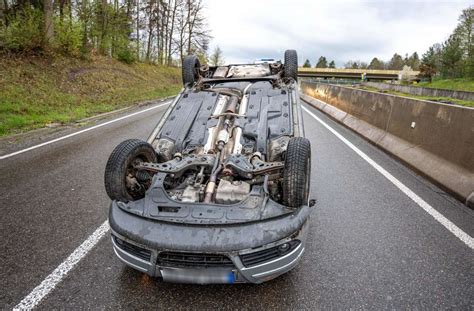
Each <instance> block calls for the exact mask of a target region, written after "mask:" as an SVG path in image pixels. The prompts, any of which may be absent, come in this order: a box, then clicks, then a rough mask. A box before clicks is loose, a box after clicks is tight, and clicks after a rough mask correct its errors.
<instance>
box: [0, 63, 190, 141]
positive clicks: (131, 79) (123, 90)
mask: <svg viewBox="0 0 474 311" xmlns="http://www.w3.org/2000/svg"><path fill="white" fill-rule="evenodd" d="M180 87H181V73H180V69H179V68H171V67H163V66H156V65H150V64H133V65H127V64H124V63H121V62H119V61H117V60H114V59H110V58H103V57H94V58H93V59H91V60H79V59H71V58H42V57H31V56H29V57H24V58H18V57H15V58H11V57H5V56H2V55H0V136H4V135H8V134H12V133H17V132H22V131H27V130H31V129H34V128H39V127H44V126H48V125H49V124H51V123H67V122H71V121H75V120H79V119H82V118H85V117H88V116H92V115H95V114H99V113H102V112H107V111H111V110H114V109H118V108H121V107H125V106H129V105H131V104H133V103H137V102H139V101H144V100H149V99H156V98H159V97H164V96H169V95H173V94H176V93H177V92H178V91H179V89H180Z"/></svg>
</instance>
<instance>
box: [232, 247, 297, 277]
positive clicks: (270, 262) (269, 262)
mask: <svg viewBox="0 0 474 311" xmlns="http://www.w3.org/2000/svg"><path fill="white" fill-rule="evenodd" d="M283 244H284V243H283ZM302 246H303V244H302V243H301V242H300V244H299V245H298V246H297V247H296V248H295V249H294V250H292V251H291V252H289V253H288V254H285V255H284V256H281V257H278V258H275V259H272V260H270V261H267V262H264V263H261V264H258V265H256V266H251V267H245V268H242V269H241V270H243V271H245V270H252V269H256V268H260V267H263V266H266V265H271V264H272V263H275V262H277V261H280V260H283V259H285V258H287V257H290V256H291V255H293V254H294V253H296V252H297V251H298V250H299V249H300V248H301V247H302ZM247 254H252V253H247ZM247 254H246V255H247Z"/></svg>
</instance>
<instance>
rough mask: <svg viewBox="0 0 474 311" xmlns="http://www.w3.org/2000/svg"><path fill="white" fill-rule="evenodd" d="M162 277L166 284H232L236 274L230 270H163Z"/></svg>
mask: <svg viewBox="0 0 474 311" xmlns="http://www.w3.org/2000/svg"><path fill="white" fill-rule="evenodd" d="M160 270H161V276H162V277H163V280H164V281H166V282H175V283H195V284H196V283H197V284H223V283H224V284H225V283H228V284H232V283H234V282H235V273H234V271H232V270H228V269H212V268H210V269H206V268H203V269H180V268H161V269H160Z"/></svg>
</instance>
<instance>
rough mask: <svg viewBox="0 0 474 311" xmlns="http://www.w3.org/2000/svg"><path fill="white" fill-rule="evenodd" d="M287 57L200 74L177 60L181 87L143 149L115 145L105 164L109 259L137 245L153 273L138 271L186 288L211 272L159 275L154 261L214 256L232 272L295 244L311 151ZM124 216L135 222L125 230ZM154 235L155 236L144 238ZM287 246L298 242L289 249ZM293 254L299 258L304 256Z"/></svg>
mask: <svg viewBox="0 0 474 311" xmlns="http://www.w3.org/2000/svg"><path fill="white" fill-rule="evenodd" d="M289 51H290V52H288V51H287V52H288V55H287V53H285V64H282V63H280V62H277V63H272V64H248V65H229V66H217V67H208V66H206V65H204V66H201V65H200V64H199V61H198V59H197V58H196V57H195V56H188V57H187V58H186V59H185V60H184V61H183V82H184V85H185V88H184V89H183V91H181V92H180V94H179V95H178V96H177V97H176V98H175V100H174V101H173V102H172V103H171V105H170V106H169V107H168V109H167V111H166V112H165V114H164V115H163V117H162V119H161V120H160V121H159V122H158V124H157V126H156V127H155V129H154V131H153V132H152V134H151V135H150V137H149V139H148V141H147V142H145V141H141V140H136V139H131V140H127V141H124V142H123V143H121V144H120V145H119V146H117V148H116V149H115V150H114V151H113V153H112V155H111V156H110V159H109V162H108V163H107V167H106V173H105V185H106V190H107V193H108V195H109V196H110V197H111V199H112V200H113V202H112V206H111V212H110V218H109V219H110V224H111V226H112V230H113V232H114V239H115V240H113V243H114V249H116V252H117V250H118V251H122V252H123V250H124V249H123V247H122V248H121V247H120V245H125V244H124V243H131V245H135V244H134V243H138V244H137V245H140V246H141V247H142V249H144V250H147V249H148V250H149V251H150V252H152V253H153V254H155V253H156V258H155V259H154V260H155V263H154V264H151V266H152V267H153V268H150V267H148V266H147V268H146V269H145V270H146V271H144V272H147V273H149V274H151V275H154V276H161V277H163V278H164V279H166V280H170V281H178V282H184V281H190V282H192V280H193V277H191V275H194V274H196V273H197V274H204V275H207V273H208V272H209V271H212V269H211V270H209V269H208V270H206V269H204V270H203V267H200V266H199V265H198V266H193V265H191V266H190V267H184V268H183V267H181V266H178V267H167V266H166V264H165V265H164V266H163V265H162V264H160V260H158V259H159V257H160V256H161V255H160V254H161V253H162V252H164V251H170V250H171V251H172V252H173V253H176V252H178V253H180V254H183V253H182V252H184V253H185V254H188V255H189V253H188V252H191V253H195V254H196V252H199V253H200V254H207V255H212V256H214V255H217V254H220V255H223V256H227V257H226V258H231V259H232V258H233V259H232V260H231V262H233V263H234V264H235V265H237V266H238V261H239V260H238V259H235V258H240V259H241V258H242V256H243V254H245V253H246V252H248V249H251V250H252V249H259V248H262V247H263V248H264V249H266V248H268V245H274V244H275V243H277V244H282V245H283V244H285V245H287V246H285V247H288V249H292V247H290V246H292V245H293V246H294V247H296V246H295V245H296V244H298V245H300V244H301V243H302V241H303V240H304V237H302V236H301V231H302V228H303V227H304V225H305V223H306V220H307V218H308V217H309V207H310V205H313V204H314V202H312V201H311V200H310V199H309V190H310V188H309V175H310V168H311V160H310V159H311V158H310V155H311V148H310V144H309V141H308V140H307V139H305V138H304V128H303V122H302V118H301V108H300V106H299V98H298V95H297V83H296V69H295V68H296V67H295V66H297V64H296V65H295V57H296V52H294V51H292V50H289ZM132 215H133V216H132ZM130 217H132V218H130ZM133 217H139V218H137V219H138V222H137V224H135V225H130V223H131V222H135V221H136V220H135V218H133ZM127 219H128V220H127ZM156 221H158V223H154V222H156ZM275 221H276V222H275ZM183 225H188V226H189V225H195V226H196V225H197V226H199V227H196V228H192V229H189V228H186V229H184V227H183ZM267 225H268V227H266V226H267ZM229 226H234V227H233V228H231V227H229ZM235 226H238V227H237V230H235V229H236V228H235ZM272 227H273V229H272ZM244 228H247V231H248V232H247V233H245V232H243V231H242V230H243V229H244ZM156 230H158V231H157V232H159V234H158V233H157V234H152V232H155V231H156ZM189 230H190V231H189ZM262 230H265V231H264V232H263V231H262ZM200 234H201V235H200ZM151 236H153V237H152V238H151ZM196 236H197V237H198V238H197V239H196ZM291 237H293V238H291ZM295 237H298V238H299V239H298V240H297V242H291V241H296V240H295V239H294V238H295ZM117 239H118V240H117ZM117 241H121V243H122V244H120V242H117ZM190 242H191V243H190ZM280 242H281V243H280ZM288 242H291V243H292V244H291V245H290V244H288ZM295 243H296V244H295ZM137 245H135V246H137ZM301 245H302V244H301ZM274 246H275V245H274ZM275 247H278V245H276V246H275ZM298 249H299V250H300V252H299V253H298V258H299V256H300V255H301V254H302V250H304V248H303V247H298ZM229 252H230V253H229ZM242 252H243V253H242ZM283 253H284V252H283ZM283 253H282V254H283ZM150 254H151V253H150ZM117 255H118V256H119V257H120V258H121V259H122V260H123V261H125V262H126V263H128V264H129V265H131V264H130V260H124V259H123V257H124V256H128V255H130V254H128V255H123V254H122V256H120V255H119V254H118V253H117ZM212 256H211V257H212ZM277 257H278V256H277ZM282 257H283V255H282ZM150 260H152V259H151V257H150ZM167 263H168V264H169V262H167ZM261 264H264V262H262V263H260V265H261ZM287 265H288V267H289V266H290V265H289V264H287ZM132 266H133V265H132ZM156 267H158V268H156ZM135 268H136V263H135ZM167 268H174V269H178V268H179V269H185V270H184V271H180V273H178V274H179V275H182V274H184V275H187V276H190V277H189V278H188V277H177V276H176V274H173V273H171V274H170V273H169V271H168V270H166V269H167ZM207 268H210V267H207ZM156 269H158V270H156ZM163 269H165V270H163ZM186 269H187V270H186ZM190 269H191V270H192V271H193V272H191V270H190ZM195 269H199V272H195V271H194V270H195ZM142 270H143V269H142ZM156 271H158V272H156ZM163 271H167V272H165V273H163ZM173 271H175V272H176V270H173ZM226 271H227V270H226ZM232 271H234V270H232ZM239 271H240V272H239ZM242 271H243V270H242V269H238V270H237V271H234V272H232V273H233V280H234V281H235V280H237V281H238V280H240V281H244V282H256V283H258V282H261V281H263V280H262V279H259V278H254V277H252V276H249V275H247V276H246V277H242V276H240V279H239V275H240V274H242ZM285 271H286V270H285V269H282V270H281V271H280V272H285ZM214 272H215V271H214ZM226 273H227V272H226ZM239 273H240V274H239ZM163 274H166V275H167V276H165V275H163ZM244 274H245V273H244ZM279 274H281V273H276V274H275V273H274V274H271V273H270V276H271V277H274V276H276V275H279ZM171 275H172V276H171ZM198 279H199V278H198ZM206 280H207V281H209V280H211V279H206ZM264 280H266V278H264ZM196 282H198V283H208V282H204V281H202V280H201V281H196ZM209 282H211V283H212V282H220V281H218V280H216V279H212V280H211V281H209Z"/></svg>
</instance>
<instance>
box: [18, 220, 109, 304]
mask: <svg viewBox="0 0 474 311" xmlns="http://www.w3.org/2000/svg"><path fill="white" fill-rule="evenodd" d="M109 229H110V227H109V221H108V220H106V221H105V222H104V223H103V224H102V225H100V227H99V228H97V229H96V230H95V231H94V233H92V234H91V235H90V236H89V237H88V238H87V240H85V241H84V242H83V243H82V244H81V245H80V246H79V247H78V248H76V249H75V250H74V252H72V254H71V255H69V257H68V258H66V260H65V261H63V262H62V263H61V264H60V265H59V266H58V267H57V268H56V269H54V271H53V272H51V274H50V275H48V276H47V277H46V278H45V279H44V280H43V282H41V284H40V285H38V286H36V287H35V288H34V289H33V290H32V291H31V293H29V294H28V296H26V297H25V298H23V300H22V301H20V303H19V304H17V305H16V306H15V307H14V308H13V310H31V309H33V308H34V307H35V306H37V305H38V304H39V303H40V302H41V300H43V298H44V297H46V296H47V295H48V294H49V293H50V292H51V291H52V290H53V289H54V288H55V287H56V285H58V284H59V282H61V281H62V279H64V277H65V276H66V275H67V274H68V272H69V271H71V269H72V268H74V267H75V266H76V265H77V264H78V263H79V262H80V261H81V259H82V258H84V257H85V256H86V255H87V253H89V252H90V251H91V250H92V249H93V248H94V246H95V245H96V244H97V243H98V242H99V241H100V239H101V238H102V237H103V236H104V235H105V234H106V233H107V232H108V231H109Z"/></svg>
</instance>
